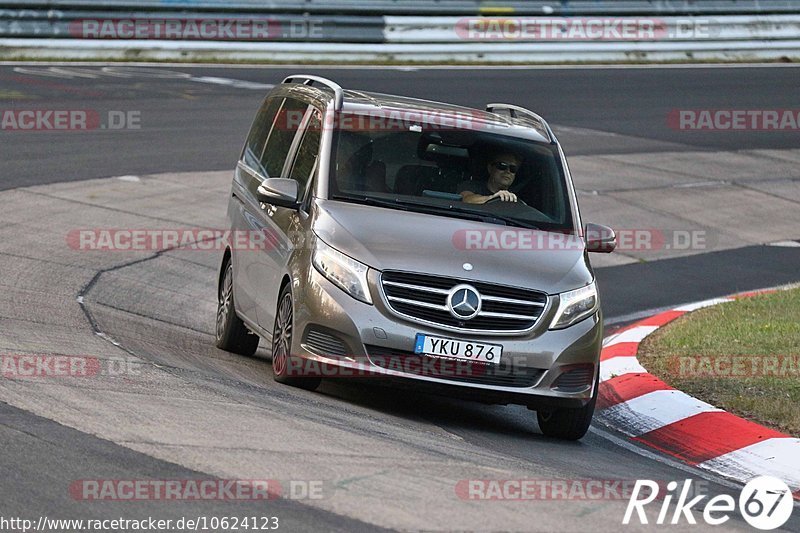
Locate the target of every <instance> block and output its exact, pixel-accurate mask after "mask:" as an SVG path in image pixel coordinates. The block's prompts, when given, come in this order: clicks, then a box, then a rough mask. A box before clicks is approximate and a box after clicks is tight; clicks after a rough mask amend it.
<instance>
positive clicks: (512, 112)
mask: <svg viewBox="0 0 800 533" xmlns="http://www.w3.org/2000/svg"><path fill="white" fill-rule="evenodd" d="M495 109H498V110H499V109H503V110H506V111H508V114H509V116H510V117H511V118H517V116H518V115H524V116H526V117H528V118H532V119H534V120H535V121H536V122H539V123H540V124H541V125H542V128H543V129H544V131H545V133H546V134H547V138H548V140H550V141H551V142H552V141H553V132H552V131H551V130H550V125H549V124H547V121H546V120H545V119H543V118H542V117H540V116H539V115H537V114H536V113H534V112H533V111H531V110H530V109H525V108H524V107H520V106H518V105H512V104H499V103H495V104H486V111H487V112H489V113H494V112H495Z"/></svg>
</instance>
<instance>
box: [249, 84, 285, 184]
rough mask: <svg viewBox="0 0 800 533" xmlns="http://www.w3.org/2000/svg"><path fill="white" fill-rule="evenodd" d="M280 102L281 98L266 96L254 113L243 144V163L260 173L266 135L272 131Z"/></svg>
mask: <svg viewBox="0 0 800 533" xmlns="http://www.w3.org/2000/svg"><path fill="white" fill-rule="evenodd" d="M281 104H283V98H268V99H267V100H265V101H264V103H263V104H262V105H261V109H259V110H258V113H257V114H256V118H255V120H254V121H253V125H252V127H251V128H250V134H249V135H248V136H247V142H246V143H245V145H244V153H243V154H242V159H243V160H244V162H245V164H246V165H247V166H249V167H250V168H252V169H255V170H257V171H258V172H259V173H262V174H263V173H264V169H263V167H262V164H261V155H262V154H263V153H264V146H265V145H266V144H267V137H268V136H269V133H270V131H272V124H273V123H274V122H275V116H276V115H277V114H278V109H280V107H281Z"/></svg>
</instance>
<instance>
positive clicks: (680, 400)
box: [602, 390, 722, 437]
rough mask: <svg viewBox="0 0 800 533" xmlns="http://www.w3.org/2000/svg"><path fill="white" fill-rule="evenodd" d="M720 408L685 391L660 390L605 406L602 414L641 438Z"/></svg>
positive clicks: (624, 431)
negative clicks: (651, 432) (606, 407)
mask: <svg viewBox="0 0 800 533" xmlns="http://www.w3.org/2000/svg"><path fill="white" fill-rule="evenodd" d="M721 411H722V409H718V408H716V407H714V406H713V405H710V404H707V403H706V402H702V401H700V400H698V399H696V398H692V397H691V396H689V395H688V394H686V393H684V392H681V391H678V390H659V391H654V392H650V393H647V394H645V395H642V396H639V397H637V398H633V399H631V400H628V401H627V402H622V403H620V404H617V405H613V406H611V407H609V408H608V409H604V410H603V412H602V416H603V418H605V419H606V420H609V421H612V422H613V423H614V425H615V427H618V428H619V429H620V431H622V432H623V433H626V434H628V435H630V436H632V437H638V436H640V435H644V434H645V433H648V432H650V431H653V430H656V429H660V428H663V427H664V426H668V425H670V424H673V423H675V422H679V421H681V420H684V419H686V418H689V417H690V416H694V415H697V414H700V413H709V412H721Z"/></svg>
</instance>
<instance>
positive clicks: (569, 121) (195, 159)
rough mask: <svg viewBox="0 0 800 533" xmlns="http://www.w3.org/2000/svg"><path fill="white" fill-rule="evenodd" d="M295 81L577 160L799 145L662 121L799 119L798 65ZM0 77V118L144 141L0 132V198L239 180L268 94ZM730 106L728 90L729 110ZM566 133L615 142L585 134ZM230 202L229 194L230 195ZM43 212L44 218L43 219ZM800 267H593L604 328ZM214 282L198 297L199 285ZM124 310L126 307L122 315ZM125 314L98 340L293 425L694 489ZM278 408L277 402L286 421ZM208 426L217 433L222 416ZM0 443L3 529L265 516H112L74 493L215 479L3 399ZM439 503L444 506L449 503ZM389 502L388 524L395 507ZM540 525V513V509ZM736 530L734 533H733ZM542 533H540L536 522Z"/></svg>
mask: <svg viewBox="0 0 800 533" xmlns="http://www.w3.org/2000/svg"><path fill="white" fill-rule="evenodd" d="M84 68H86V69H89V70H90V71H91V70H92V69H96V67H84ZM169 70H172V71H179V72H183V73H190V74H191V76H193V77H222V78H230V79H236V80H246V81H252V82H258V83H276V82H277V81H278V80H280V79H281V78H282V76H284V75H286V74H289V73H291V72H295V71H297V70H298V69H291V70H289V69H255V68H231V69H226V68H210V67H200V68H194V67H169ZM302 70H304V71H309V72H312V73H315V74H322V75H327V76H330V77H333V78H334V79H336V80H337V81H339V82H340V83H341V84H342V85H343V86H346V87H358V88H361V89H367V90H374V91H382V92H392V93H398V94H407V95H411V96H418V97H425V98H429V99H433V100H446V101H452V102H456V103H461V104H466V105H472V106H480V105H482V104H483V103H485V102H488V101H513V102H516V103H519V104H521V105H524V106H530V107H532V108H534V109H537V110H541V111H542V113H543V114H544V115H545V116H546V118H548V119H549V120H550V121H551V122H552V123H554V124H559V125H562V126H566V127H567V128H565V129H564V132H563V133H562V134H561V135H560V137H561V140H562V142H563V143H564V145H565V149H566V150H567V151H568V153H570V154H576V155H580V154H584V155H585V154H608V153H629V152H637V151H647V152H653V151H658V150H659V149H663V150H665V151H674V150H675V149H676V147H681V149H684V150H696V151H704V150H729V149H730V150H733V149H737V148H739V147H743V146H746V147H748V148H754V147H762V148H790V147H795V146H797V136H796V135H795V136H791V135H786V134H774V133H773V134H771V133H768V132H767V133H765V132H737V133H736V134H735V135H724V136H721V135H719V134H701V133H696V134H691V136H690V140H689V141H688V142H687V134H686V133H684V132H676V131H674V130H671V129H670V128H668V127H667V126H666V123H665V122H666V121H665V116H666V114H667V113H668V112H669V111H670V110H672V109H680V108H690V109H694V108H749V109H759V108H770V109H781V108H791V107H793V104H794V102H796V89H797V73H798V71H797V70H796V69H794V68H732V69H717V68H700V69H625V70H622V69H608V70H604V69H565V70H558V69H541V70H536V69H534V70H523V69H514V70H508V71H505V70H495V69H483V70H469V69H452V70H451V69H447V70H408V71H406V70H396V69H392V70H381V69H369V68H365V69H348V70H339V69H335V70H325V69H316V68H314V69H302ZM0 81H1V82H2V85H0V93H2V94H3V95H5V96H4V97H3V100H0V101H2V102H3V104H4V105H3V107H4V108H8V107H15V108H50V109H97V110H100V111H102V112H105V111H107V110H125V111H131V110H133V111H137V112H139V113H140V116H141V123H142V129H141V130H133V131H118V132H109V131H96V132H88V133H78V132H76V133H69V134H64V133H31V134H22V133H9V132H0V140H1V141H2V142H0V160H1V161H2V169H0V173H1V174H0V190H2V189H14V188H18V187H27V186H31V185H42V184H50V183H52V184H55V183H61V182H66V181H73V180H82V179H88V178H100V177H110V176H120V175H129V174H134V175H143V174H151V173H160V172H174V171H207V170H223V169H231V168H232V167H233V164H234V161H235V159H236V155H237V153H238V151H239V149H240V147H241V143H242V139H243V137H244V135H245V133H246V131H247V129H248V127H249V122H250V119H251V118H252V114H253V112H254V110H255V109H256V107H257V105H258V103H259V101H260V99H261V98H262V96H263V93H264V92H265V91H259V90H252V89H242V88H236V87H231V86H226V85H218V84H215V83H204V82H194V81H190V80H189V81H187V79H185V78H181V79H172V78H169V79H159V78H152V77H148V76H143V77H141V76H130V77H115V76H105V75H100V76H97V77H71V78H70V77H63V76H62V77H59V76H41V75H31V74H24V73H18V72H14V71H13V69H12V68H11V67H8V66H4V67H0ZM9 95H11V96H12V98H9ZM720 95H724V103H721V102H722V99H721V98H720ZM570 128H581V129H584V130H586V129H588V130H596V131H598V132H612V133H615V134H618V135H615V136H605V135H588V134H587V133H586V132H585V131H577V130H571V129H570ZM620 136H622V137H620ZM40 190H41V189H40ZM220 202H224V198H222V197H220ZM41 216H42V217H47V212H42V213H41ZM0 219H2V216H0ZM798 259H799V257H798V252H797V251H796V249H791V248H764V247H749V248H742V249H738V250H730V251H723V252H717V253H713V254H703V255H695V256H691V257H683V258H675V259H666V260H662V261H654V262H649V263H641V264H631V265H624V266H619V267H610V268H604V269H599V271H598V279H599V283H600V287H601V292H602V298H603V305H604V311H605V314H606V317H607V319H609V320H610V321H611V322H614V320H615V319H620V320H622V319H624V318H625V317H627V316H631V315H634V314H636V313H640V312H644V311H647V310H653V309H658V308H663V307H668V306H671V305H675V304H679V303H684V302H687V301H694V300H700V299H705V298H709V297H714V296H720V295H724V294H729V293H732V292H736V291H740V290H748V289H755V288H761V287H767V286H773V285H778V284H783V283H788V282H794V281H798V278H800V274H798V270H797V264H799V262H798ZM204 262H205V263H206V264H204V265H202V267H203V268H204V269H205V270H204V271H205V272H208V273H210V275H212V276H213V271H214V265H213V261H211V260H204ZM148 265H152V270H150V271H149V275H155V276H158V275H159V271H158V261H157V260H154V261H149V262H148V263H146V264H143V267H144V268H150V267H149V266H148ZM54 282H55V280H54ZM208 284H209V283H205V282H204V284H200V286H201V287H203V288H204V289H205V288H207V287H206V285H208ZM212 285H213V283H212ZM126 295H127V296H130V294H126V293H125V291H120V293H118V294H115V292H114V290H113V289H112V290H110V292H108V293H106V297H107V298H111V299H112V300H113V298H114V297H123V296H126ZM204 297H205V295H204ZM205 299H208V298H205ZM106 303H109V302H108V300H107V301H106ZM111 303H113V302H111ZM118 303H119V305H120V306H124V302H122V301H120V302H118ZM57 304H58V303H57V302H55V305H57ZM14 313H15V311H14V310H13V309H3V310H2V315H3V317H13V316H14ZM163 314H164V310H160V309H153V312H152V313H151V314H150V316H149V317H148V316H144V317H140V318H142V319H144V318H153V317H159V316H163ZM121 317H122V315H121V314H116V313H114V312H112V311H108V310H106V311H104V312H103V313H102V314H100V315H99V320H100V322H101V323H102V326H103V329H104V330H106V331H111V333H112V336H114V337H115V338H117V339H119V340H121V342H122V344H123V346H124V347H125V348H126V349H127V350H129V351H130V352H131V353H134V354H136V355H137V356H139V357H142V358H144V359H145V360H150V361H154V362H157V363H159V364H165V365H170V368H180V369H181V370H182V371H185V376H184V377H186V379H187V380H189V381H190V382H192V383H195V384H196V386H197V387H208V386H210V385H209V384H213V386H214V387H217V388H219V389H220V390H222V391H223V392H224V394H227V395H230V397H240V398H247V399H248V401H251V402H253V403H257V404H258V405H260V406H263V408H264V409H270V408H271V407H274V405H273V401H274V400H273V399H272V397H273V396H275V397H276V398H279V399H280V400H282V401H283V400H287V398H288V401H290V402H294V403H295V405H294V407H293V408H291V409H290V410H289V414H292V413H294V414H296V415H297V416H298V417H302V416H306V415H308V416H312V417H313V416H317V417H319V419H324V418H325V417H326V416H327V417H330V418H334V417H335V416H337V415H340V416H341V417H343V418H344V419H345V420H347V417H350V419H351V420H350V422H349V423H350V424H352V426H353V429H352V431H353V432H354V434H356V435H359V434H360V433H359V432H363V434H364V438H365V440H366V439H367V438H368V434H369V428H364V427H360V426H359V425H358V422H357V419H358V418H361V417H363V416H365V413H367V414H368V416H369V417H374V419H375V420H376V424H377V423H378V422H380V423H381V424H385V425H388V426H389V427H391V424H392V423H393V422H394V421H397V420H399V421H400V422H401V425H404V426H409V427H411V428H412V430H413V431H417V428H419V427H421V428H432V429H435V430H437V431H438V430H442V431H445V432H447V433H448V434H452V435H456V436H457V437H458V438H459V439H461V440H462V441H464V442H465V443H467V444H469V445H471V446H473V447H477V448H480V449H484V450H491V451H492V454H493V455H496V456H500V457H506V458H508V461H509V462H512V463H514V464H517V463H521V464H524V465H527V468H528V469H529V470H528V471H530V470H531V469H532V470H536V469H537V468H540V467H541V468H545V466H546V468H547V471H548V472H556V473H557V474H558V475H559V476H560V477H563V478H567V479H586V478H598V479H637V478H650V479H658V480H673V479H674V480H680V479H684V478H686V477H694V476H693V474H691V472H687V471H686V470H683V469H679V468H677V467H676V466H675V465H674V464H673V463H670V462H668V461H663V460H657V459H656V458H654V457H652V456H648V455H646V454H645V455H642V454H639V453H635V451H632V450H630V449H628V448H626V447H622V446H620V445H619V442H618V441H617V440H616V439H614V438H613V436H612V438H611V439H609V438H608V437H607V436H606V434H605V432H604V430H601V429H598V430H597V431H593V432H591V433H590V434H588V435H587V437H586V438H584V439H583V440H582V441H581V442H580V443H575V444H568V443H561V442H557V441H551V440H549V439H545V438H543V437H542V436H541V435H540V434H539V433H538V431H537V430H536V428H535V422H532V421H531V419H530V417H531V416H532V413H528V412H526V411H525V410H524V409H513V408H502V407H493V406H482V405H479V404H467V405H462V404H459V403H458V402H454V401H452V400H449V399H447V398H437V397H427V396H425V397H423V398H422V399H420V398H419V397H418V396H417V395H415V394H411V393H405V392H403V391H396V390H391V391H384V390H382V389H371V388H369V389H362V388H360V387H353V386H345V385H338V384H325V385H324V386H323V388H322V389H321V391H322V392H321V393H318V394H308V393H305V392H303V391H297V390H294V389H290V388H286V387H281V386H278V385H276V384H273V383H272V381H271V375H270V371H269V364H268V362H264V361H258V360H254V361H247V362H246V363H245V364H246V366H247V367H248V368H252V369H253V370H254V371H256V372H259V373H260V375H258V376H253V378H252V379H237V378H240V376H239V372H240V370H239V369H238V368H236V365H235V364H233V363H231V362H230V359H219V360H217V359H215V363H214V364H213V365H207V364H205V363H202V362H200V363H198V362H197V360H198V359H200V360H202V357H203V356H204V355H208V356H211V355H212V354H215V353H216V352H218V351H216V350H215V349H214V348H213V347H211V346H209V345H208V344H209V339H210V337H209V336H208V334H207V332H198V331H193V330H192V329H190V328H186V327H178V326H175V325H174V324H170V323H169V322H168V321H161V322H159V323H158V326H157V328H156V329H155V330H149V331H148V330H146V329H144V331H143V328H142V327H135V326H137V324H136V323H135V321H131V322H130V323H126V322H124V321H121V320H122V319H121ZM129 326H130V328H129ZM139 326H141V325H139ZM200 333H203V334H202V335H201V334H200ZM148 335H152V336H153V337H154V338H155V337H158V338H159V339H161V342H151V341H152V340H153V339H149V338H148V337H147V336H148ZM198 346H200V348H199V349H198ZM237 364H238V363H237ZM261 374H263V375H261ZM284 404H285V402H283V403H281V405H282V406H283V408H285V405H284ZM309 413H310V414H309ZM208 423H209V424H210V425H213V424H214V421H213V420H209V421H208ZM314 423H316V424H319V425H320V432H321V433H320V434H321V435H324V434H325V430H324V426H325V422H323V421H320V420H316V421H315V422H314ZM340 423H341V421H340ZM381 427H383V426H381ZM402 429H403V431H402V432H400V431H398V433H397V434H396V435H392V434H389V435H386V438H388V439H393V440H401V439H407V440H408V441H410V442H412V443H413V444H414V445H415V446H417V447H419V448H420V449H424V448H425V447H426V444H425V443H426V431H427V429H424V430H418V431H417V434H416V435H411V436H408V435H406V433H407V432H408V431H411V430H409V429H408V427H403V428H402ZM0 442H2V443H3V450H2V453H0V469H1V470H2V472H3V481H2V484H1V485H0V501H1V502H2V505H0V509H1V510H2V515H3V516H31V517H35V516H38V515H40V514H41V515H47V516H51V517H52V516H59V517H64V518H66V517H78V518H90V517H100V518H109V517H116V516H125V517H126V518H134V517H139V516H148V515H150V516H158V517H159V518H170V517H176V516H186V515H198V516H200V515H205V516H212V515H217V516H226V515H227V516H231V515H236V514H245V515H252V514H254V513H255V514H258V515H263V514H264V508H263V506H256V505H255V504H246V503H228V502H222V503H218V502H199V503H191V502H184V503H183V504H182V505H180V506H175V505H171V504H169V503H166V502H161V503H152V502H144V503H142V502H139V503H135V502H134V503H132V502H103V504H102V506H101V505H96V504H95V505H87V503H86V502H81V501H75V500H74V499H71V498H70V497H69V496H68V494H67V492H66V491H65V490H64V487H66V486H69V484H70V483H71V482H73V481H74V480H76V479H94V478H111V479H129V478H160V479H175V478H193V477H203V476H204V474H203V473H201V472H195V471H192V470H190V469H189V470H187V469H186V468H184V467H182V466H180V465H177V464H173V463H169V462H165V461H161V460H158V459H155V458H153V457H151V456H149V455H147V454H145V453H139V452H136V451H133V450H131V449H129V448H128V447H124V446H121V445H119V444H115V443H114V442H111V441H109V440H104V439H101V438H98V437H95V436H93V435H90V434H87V433H83V432H80V431H77V430H74V429H71V428H68V427H65V426H63V425H60V424H58V423H56V422H53V421H50V420H47V419H44V418H41V417H38V416H35V415H33V414H31V413H28V412H26V411H22V410H20V409H17V408H15V407H12V406H10V405H7V404H2V403H0ZM436 453H438V452H436ZM387 468H391V466H387ZM551 475H552V474H551ZM206 477H207V476H206ZM523 477H524V476H523ZM709 492H710V493H712V494H719V493H731V494H736V492H737V491H736V490H732V489H731V488H730V487H728V486H724V485H721V484H718V483H716V482H715V481H711V482H710V485H709ZM441 498H442V501H443V502H446V501H448V498H450V499H451V498H452V493H450V494H447V495H446V496H441ZM259 505H261V504H259ZM443 505H446V503H443ZM522 505H525V503H523V504H522ZM601 505H602V504H601ZM386 506H387V512H388V511H389V509H390V508H391V506H392V504H391V502H387V503H386ZM267 508H268V510H269V512H270V513H272V514H275V515H280V516H281V518H282V523H283V524H285V525H286V529H287V530H289V531H295V530H304V531H305V530H308V531H312V530H316V531H319V530H326V529H327V530H342V531H345V530H346V531H359V530H373V529H376V526H374V525H373V524H371V523H367V522H364V521H360V520H359V519H357V518H352V516H353V513H347V512H341V513H338V512H337V513H335V512H328V511H324V510H321V509H318V508H315V507H313V506H309V505H304V504H303V503H302V502H292V501H283V500H278V501H275V502H269V504H268V507H267ZM590 512H591V511H587V517H586V520H587V521H591V520H592V518H591V514H590ZM486 513H487V515H489V516H487V519H486V522H485V523H481V524H476V525H475V529H491V527H492V526H491V524H492V523H493V522H492V520H491V517H490V515H491V508H490V507H487V511H486ZM355 514H357V513H355ZM795 514H796V513H795ZM531 516H532V517H537V511H536V509H535V508H532V514H531ZM533 519H534V520H536V519H537V518H533ZM620 520H621V516H620ZM557 522H558V517H557V516H550V517H547V519H546V520H545V519H544V518H543V517H542V518H541V522H536V523H540V524H542V525H544V524H552V523H557ZM730 525H731V526H733V527H734V528H739V527H741V523H739V522H734V523H733V524H730ZM429 527H430V529H438V530H441V529H447V524H444V523H436V524H430V525H429ZM787 527H788V528H789V529H790V530H795V531H796V530H798V529H799V528H800V524H798V523H797V519H796V518H795V519H793V522H791V523H790V524H788V525H787ZM531 529H533V530H539V527H537V526H535V525H534V526H532V527H531Z"/></svg>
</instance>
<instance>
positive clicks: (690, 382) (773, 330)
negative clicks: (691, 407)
mask: <svg viewBox="0 0 800 533" xmlns="http://www.w3.org/2000/svg"><path fill="white" fill-rule="evenodd" d="M737 356H739V357H737ZM775 356H779V357H778V358H776V357H775ZM639 360H640V361H641V362H642V364H643V365H644V366H645V368H647V369H648V370H649V371H650V372H651V373H653V374H655V375H657V376H659V377H661V378H662V379H663V380H664V381H666V382H667V383H669V384H670V385H672V386H673V387H675V388H677V389H680V390H682V391H684V392H686V393H687V394H691V395H692V396H695V397H697V398H700V399H701V400H704V401H706V402H708V403H710V404H712V405H715V406H717V407H720V408H722V409H725V410H727V411H730V412H732V413H735V414H738V415H740V416H743V417H745V418H748V419H751V420H754V421H756V422H759V423H761V424H764V425H766V426H769V427H772V428H775V429H778V430H781V431H784V432H787V433H789V434H791V435H792V436H795V437H800V368H798V366H797V362H798V361H800V289H792V290H786V291H779V292H777V293H773V294H766V295H759V296H756V297H752V298H742V299H740V300H736V301H733V302H729V303H724V304H721V305H717V306H713V307H709V308H706V309H701V310H699V311H695V312H693V313H689V314H687V315H684V316H682V317H681V318H679V319H677V320H675V321H674V322H672V323H670V324H668V325H667V326H665V327H663V328H660V329H658V330H657V331H656V332H655V333H654V334H652V335H650V336H649V337H647V338H646V339H645V340H644V342H643V343H642V344H641V346H640V348H639ZM717 361H724V362H728V361H738V362H739V363H740V366H739V367H734V371H733V372H730V371H729V370H728V368H731V367H729V366H727V365H726V366H723V367H721V369H720V370H721V372H719V371H718V370H715V369H714V368H715V367H714V366H709V365H708V363H709V362H713V363H714V364H716V362H717ZM775 361H778V365H777V366H776V367H771V366H769V365H768V366H766V369H767V372H764V371H763V370H764V368H765V366H764V364H765V363H771V362H775ZM693 363H694V366H692V364H693ZM752 368H756V369H757V370H756V371H755V372H753V371H752V370H751V369H752Z"/></svg>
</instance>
